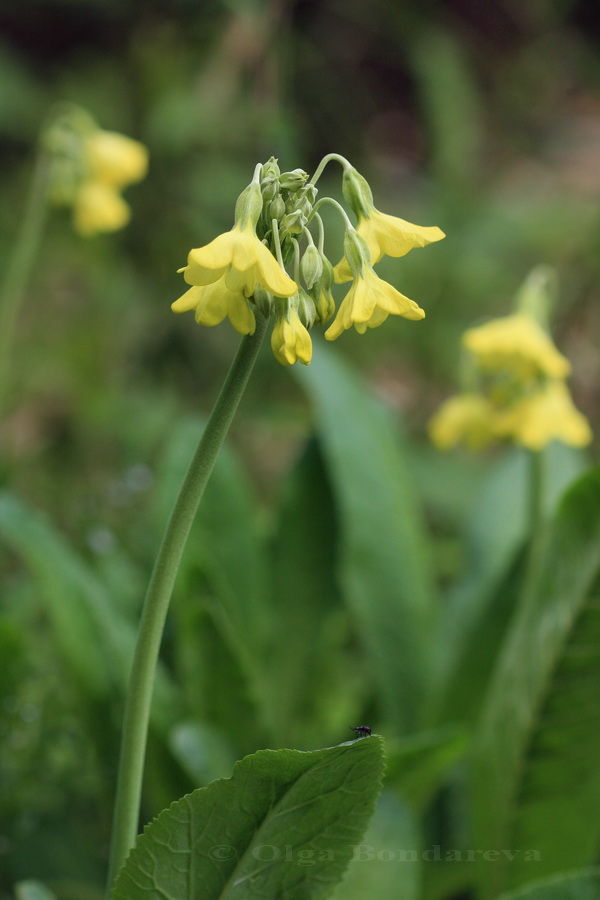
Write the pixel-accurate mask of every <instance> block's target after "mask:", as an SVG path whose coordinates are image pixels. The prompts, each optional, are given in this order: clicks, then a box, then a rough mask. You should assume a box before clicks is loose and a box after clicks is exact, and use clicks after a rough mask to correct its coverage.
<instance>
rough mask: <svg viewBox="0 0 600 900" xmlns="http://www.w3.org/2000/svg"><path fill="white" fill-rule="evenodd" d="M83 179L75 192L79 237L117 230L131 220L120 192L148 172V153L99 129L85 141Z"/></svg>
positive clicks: (76, 224) (132, 142)
mask: <svg viewBox="0 0 600 900" xmlns="http://www.w3.org/2000/svg"><path fill="white" fill-rule="evenodd" d="M82 163H83V165H82V171H83V173H84V177H83V179H82V181H81V183H80V185H79V187H78V189H77V191H76V193H75V198H74V201H73V214H74V224H75V228H76V229H77V231H78V232H79V233H80V234H83V235H86V236H87V235H92V234H96V233H97V232H99V231H117V230H118V229H119V228H123V226H124V225H127V223H128V222H129V219H130V217H131V210H130V208H129V205H128V204H127V203H126V202H125V200H123V198H122V196H121V191H122V190H123V188H125V187H127V185H129V184H133V183H134V182H136V181H141V179H142V178H144V176H145V175H146V172H147V170H148V151H147V150H146V148H145V147H144V145H143V144H140V143H139V141H134V140H132V138H129V137H126V136H125V135H123V134H117V133H116V132H114V131H102V130H101V129H98V130H97V131H94V132H92V133H91V134H90V135H89V136H87V137H86V138H85V140H84V142H83V159H82Z"/></svg>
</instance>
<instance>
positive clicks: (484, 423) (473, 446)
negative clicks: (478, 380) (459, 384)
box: [428, 393, 496, 451]
mask: <svg viewBox="0 0 600 900" xmlns="http://www.w3.org/2000/svg"><path fill="white" fill-rule="evenodd" d="M428 431H429V436H430V438H431V440H432V441H433V443H434V444H436V445H437V446H438V447H439V448H440V449H441V450H449V449H450V448H451V447H455V446H456V445H457V444H464V445H465V446H467V447H468V448H469V449H470V450H475V451H477V450H482V449H483V448H484V447H487V446H488V444H490V443H491V442H492V441H493V440H494V438H495V437H496V431H495V410H494V407H493V406H492V404H491V403H490V402H489V400H487V399H486V398H485V397H483V396H482V395H481V394H475V393H466V394H457V395H456V396H455V397H450V398H449V399H448V400H446V401H445V403H443V404H442V405H441V406H440V408H439V409H438V410H437V412H436V413H435V415H434V416H433V417H432V419H431V420H430V422H429V426H428Z"/></svg>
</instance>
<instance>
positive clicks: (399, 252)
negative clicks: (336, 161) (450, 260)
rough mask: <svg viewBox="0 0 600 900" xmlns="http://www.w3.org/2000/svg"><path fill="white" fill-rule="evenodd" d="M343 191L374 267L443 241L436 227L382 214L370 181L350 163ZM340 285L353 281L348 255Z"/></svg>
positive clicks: (340, 267) (340, 268)
mask: <svg viewBox="0 0 600 900" xmlns="http://www.w3.org/2000/svg"><path fill="white" fill-rule="evenodd" d="M342 191H343V193H344V197H345V199H346V200H347V202H348V203H349V204H350V206H351V207H352V209H353V210H354V212H355V214H356V218H357V220H358V225H357V231H358V233H359V234H360V235H361V237H363V238H364V239H365V241H366V242H367V246H368V248H369V251H370V254H371V259H370V263H371V265H372V266H374V265H375V263H376V262H379V260H380V259H381V257H382V256H384V255H385V254H387V256H395V257H398V256H404V255H405V254H406V253H408V251H409V250H412V249H413V248H414V247H425V246H426V245H427V244H431V243H433V242H434V241H441V239H442V238H443V237H445V234H444V232H443V231H442V230H441V229H440V228H437V227H436V226H430V227H423V226H422V225H413V224H412V223H411V222H407V221H406V220H405V219H399V218H398V217H397V216H388V215H387V214H386V213H382V212H379V210H378V209H376V207H375V204H374V203H373V192H372V191H371V188H370V186H369V183H368V181H367V180H366V178H364V177H363V176H362V175H361V174H360V172H358V171H357V170H356V169H355V168H354V166H351V165H350V164H349V163H348V162H347V161H346V163H345V165H344V175H343V179H342ZM334 273H335V280H336V281H337V282H338V284H341V283H342V282H344V281H350V280H351V279H352V277H353V273H352V267H351V266H350V264H349V263H348V257H347V255H345V256H344V257H343V258H342V259H341V260H340V262H339V263H338V264H337V266H336V267H335V269H334Z"/></svg>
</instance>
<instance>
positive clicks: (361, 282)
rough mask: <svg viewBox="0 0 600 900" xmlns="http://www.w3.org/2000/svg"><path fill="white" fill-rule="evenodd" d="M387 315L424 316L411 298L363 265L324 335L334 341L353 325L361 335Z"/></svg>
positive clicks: (411, 317)
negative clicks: (361, 270) (363, 267)
mask: <svg viewBox="0 0 600 900" xmlns="http://www.w3.org/2000/svg"><path fill="white" fill-rule="evenodd" d="M390 314H391V315H395V316H404V318H406V319H413V320H414V321H416V320H418V319H423V318H425V313H424V311H423V310H422V309H421V308H420V306H418V304H417V303H415V302H414V300H409V298H408V297H405V296H404V294H401V293H400V292H399V291H397V290H396V288H394V287H392V285H391V284H388V283H387V281H383V280H382V279H381V278H379V276H378V275H376V274H375V272H374V271H373V269H372V268H370V267H365V269H364V270H363V272H362V273H361V274H360V275H359V276H358V277H357V278H356V279H355V281H354V283H353V284H352V287H351V288H350V290H349V291H348V293H347V294H346V296H345V298H344V299H343V300H342V302H341V304H340V307H339V309H338V311H337V315H336V317H335V319H334V320H333V322H332V323H331V325H330V326H329V328H328V329H327V331H326V332H325V337H326V339H327V340H328V341H334V340H335V339H336V338H338V337H339V336H340V335H341V334H342V333H343V332H344V331H345V330H346V329H347V328H351V327H352V325H354V327H355V328H356V330H357V331H358V333H359V334H364V333H365V331H366V330H367V328H376V327H377V326H378V325H381V323H382V322H385V320H386V319H387V317H388V315H390Z"/></svg>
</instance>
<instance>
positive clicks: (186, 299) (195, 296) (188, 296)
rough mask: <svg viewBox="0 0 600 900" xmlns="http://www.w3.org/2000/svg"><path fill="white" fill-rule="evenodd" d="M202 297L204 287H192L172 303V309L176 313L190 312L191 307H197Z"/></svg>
mask: <svg viewBox="0 0 600 900" xmlns="http://www.w3.org/2000/svg"><path fill="white" fill-rule="evenodd" d="M201 297H202V288H200V287H192V288H190V289H189V291H186V292H185V294H183V295H182V296H181V297H180V298H179V300H176V301H175V302H174V303H171V309H172V310H173V312H176V313H182V312H189V311H190V310H191V309H196V307H197V306H198V304H199V302H200V298H201Z"/></svg>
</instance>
